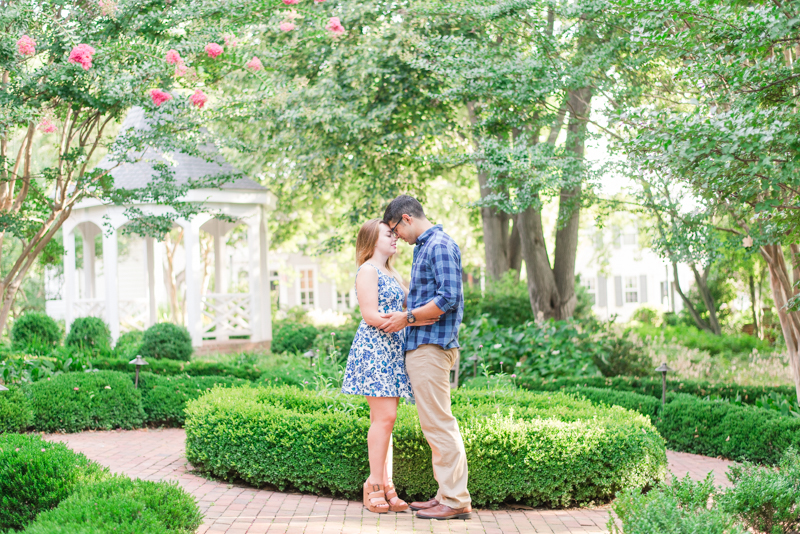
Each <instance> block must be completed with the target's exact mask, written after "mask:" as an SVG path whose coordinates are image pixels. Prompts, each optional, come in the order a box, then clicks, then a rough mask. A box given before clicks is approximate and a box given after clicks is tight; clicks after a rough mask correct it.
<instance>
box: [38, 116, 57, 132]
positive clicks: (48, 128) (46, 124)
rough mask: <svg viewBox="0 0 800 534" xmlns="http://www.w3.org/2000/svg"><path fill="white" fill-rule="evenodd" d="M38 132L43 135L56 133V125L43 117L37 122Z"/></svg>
mask: <svg viewBox="0 0 800 534" xmlns="http://www.w3.org/2000/svg"><path fill="white" fill-rule="evenodd" d="M39 130H41V131H42V132H44V133H53V132H55V131H56V125H55V124H53V123H52V121H50V119H48V118H47V117H44V118H43V119H42V120H41V121H39Z"/></svg>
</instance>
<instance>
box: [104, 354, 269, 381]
mask: <svg viewBox="0 0 800 534" xmlns="http://www.w3.org/2000/svg"><path fill="white" fill-rule="evenodd" d="M128 362H129V360H126V359H117V358H96V359H93V360H92V366H93V367H94V368H95V369H101V370H104V371H121V372H124V373H129V372H131V371H132V370H133V366H132V365H130V364H129V363H128ZM147 363H148V365H147V367H144V369H147V372H149V373H153V374H156V375H162V376H172V375H185V374H188V375H191V376H232V377H236V378H243V379H245V380H250V381H253V382H255V381H257V380H258V379H259V377H260V376H261V375H262V374H263V373H264V371H263V370H261V369H258V368H257V367H255V366H252V365H247V366H246V365H231V364H225V363H219V362H204V361H191V362H184V361H179V360H169V359H161V360H156V359H152V360H147Z"/></svg>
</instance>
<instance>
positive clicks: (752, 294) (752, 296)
mask: <svg viewBox="0 0 800 534" xmlns="http://www.w3.org/2000/svg"><path fill="white" fill-rule="evenodd" d="M754 278H755V277H754V276H753V273H752V272H751V273H750V311H751V312H752V314H753V334H755V336H756V337H758V338H760V337H761V334H760V330H759V329H758V313H757V312H756V308H757V306H756V284H755V280H754Z"/></svg>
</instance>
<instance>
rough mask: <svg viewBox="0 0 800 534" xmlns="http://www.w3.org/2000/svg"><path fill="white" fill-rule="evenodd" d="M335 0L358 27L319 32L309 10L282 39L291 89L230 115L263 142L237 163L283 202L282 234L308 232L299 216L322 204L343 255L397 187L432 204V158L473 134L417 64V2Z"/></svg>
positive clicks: (236, 127) (240, 133) (345, 20)
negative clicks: (411, 20) (412, 6)
mask: <svg viewBox="0 0 800 534" xmlns="http://www.w3.org/2000/svg"><path fill="white" fill-rule="evenodd" d="M303 1H304V2H310V0H303ZM331 4H332V5H331V11H330V14H332V15H336V16H337V17H338V18H339V19H340V20H341V23H342V24H344V26H346V27H347V28H348V31H347V33H344V34H343V35H341V36H340V37H339V38H337V39H335V40H331V39H326V38H324V37H325V36H322V37H321V38H318V37H309V36H308V35H307V31H308V29H309V27H312V26H313V25H314V24H315V22H314V20H313V19H309V18H308V17H306V16H305V15H304V14H303V13H302V12H298V13H297V16H294V17H293V18H292V19H291V23H290V24H291V26H287V31H286V32H284V34H283V35H282V36H280V37H279V43H280V44H282V45H283V46H284V47H285V51H283V52H282V53H281V54H280V56H279V57H276V59H275V63H274V64H273V66H274V67H275V69H274V71H273V72H270V73H269V74H270V76H271V79H272V80H274V81H275V83H277V84H278V85H280V87H281V89H280V90H279V91H277V92H276V94H275V97H274V98H273V100H272V102H271V105H269V106H261V107H258V108H256V109H252V110H249V111H252V112H251V113H249V114H230V115H228V116H226V117H224V118H223V119H224V120H222V121H221V123H220V129H221V130H224V131H225V132H226V133H227V135H230V136H231V137H234V138H239V139H248V140H249V141H250V142H252V145H253V146H254V147H257V149H256V150H250V151H247V152H246V153H243V154H240V155H239V156H238V157H237V158H236V161H237V163H238V164H239V165H240V167H242V168H244V169H247V170H250V171H251V172H252V173H253V174H262V175H263V176H265V178H266V180H267V181H268V182H269V183H270V187H271V189H272V190H273V192H275V194H276V196H277V197H278V206H277V211H278V214H279V217H282V224H281V228H280V229H278V231H279V234H278V236H277V239H290V238H292V234H293V233H294V232H296V231H298V230H300V229H301V228H303V225H302V223H301V220H300V219H302V217H299V218H298V217H297V215H298V212H299V211H300V210H311V209H313V212H314V214H315V218H317V219H318V220H320V221H322V222H324V223H327V225H328V226H331V227H336V231H335V232H328V237H329V238H328V239H327V240H326V241H325V242H324V243H323V247H322V249H328V250H335V249H337V248H339V247H340V246H342V245H343V244H345V243H349V242H350V238H349V237H347V236H351V235H352V236H354V235H355V233H354V232H352V231H350V229H352V228H353V227H355V226H357V225H358V224H360V223H361V222H363V221H364V219H367V218H371V217H375V216H376V215H377V216H379V215H381V214H382V213H383V209H384V207H385V204H386V202H388V201H389V200H390V199H391V198H393V197H394V196H396V195H397V194H400V193H409V194H413V195H416V196H417V197H419V198H420V199H421V200H423V202H424V201H425V198H424V197H425V184H426V183H427V182H428V181H429V180H430V179H432V178H434V177H436V176H437V175H439V174H441V169H439V168H436V167H434V166H432V165H431V164H430V162H429V161H428V156H430V155H431V154H434V153H436V152H437V151H441V150H443V149H444V147H447V146H451V145H452V144H453V143H462V144H463V141H462V140H461V139H460V138H458V136H457V135H456V134H455V133H454V130H453V124H454V122H453V117H454V116H455V113H454V112H453V110H452V106H451V104H450V103H449V102H445V101H443V100H441V99H440V98H437V95H438V93H440V92H441V87H442V81H441V80H439V79H438V78H436V77H434V76H431V75H430V73H429V72H428V71H427V70H425V69H420V68H417V67H414V66H413V65H410V64H409V63H408V61H407V59H408V57H409V54H410V51H411V50H412V44H413V39H415V38H416V37H415V35H414V34H413V33H412V32H411V31H410V27H409V26H408V24H407V19H408V17H409V14H408V9H409V6H408V2H389V1H340V2H336V3H335V4H333V3H331ZM302 5H303V3H302V2H301V3H300V6H302ZM237 83H238V82H237ZM259 83H260V82H259V81H258V80H249V81H246V85H244V86H240V87H247V88H256V87H258V84H259ZM431 200H432V201H433V200H434V199H431ZM321 233H322V234H323V235H324V234H325V233H326V232H325V229H323V231H322V232H321Z"/></svg>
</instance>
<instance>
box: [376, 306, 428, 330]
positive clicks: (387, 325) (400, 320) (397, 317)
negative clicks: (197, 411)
mask: <svg viewBox="0 0 800 534" xmlns="http://www.w3.org/2000/svg"><path fill="white" fill-rule="evenodd" d="M381 317H382V318H383V319H386V321H385V322H384V323H383V324H381V325H380V326H379V327H378V330H381V331H383V332H387V333H389V332H399V331H400V330H402V329H403V328H405V327H407V326H428V325H429V324H433V323H435V322H436V321H438V320H439V318H438V317H433V318H431V319H417V320H416V321H414V324H411V323H409V322H408V314H407V312H404V311H402V312H392V313H382V314H381Z"/></svg>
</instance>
